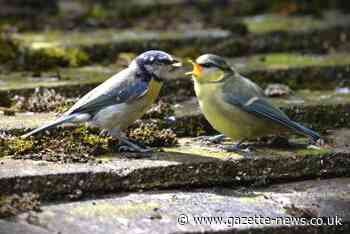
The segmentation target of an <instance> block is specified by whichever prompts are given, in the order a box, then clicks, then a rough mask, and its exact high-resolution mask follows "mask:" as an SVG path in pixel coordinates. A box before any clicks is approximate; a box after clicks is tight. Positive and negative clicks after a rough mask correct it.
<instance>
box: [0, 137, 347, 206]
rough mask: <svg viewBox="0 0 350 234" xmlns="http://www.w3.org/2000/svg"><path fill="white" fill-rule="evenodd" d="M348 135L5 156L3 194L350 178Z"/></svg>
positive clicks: (45, 195) (49, 195)
mask: <svg viewBox="0 0 350 234" xmlns="http://www.w3.org/2000/svg"><path fill="white" fill-rule="evenodd" d="M348 135H349V131H348V130H338V131H335V132H333V133H332V135H331V136H330V141H331V142H332V143H331V145H332V146H331V147H328V148H324V149H307V148H306V145H305V144H300V143H293V145H291V146H288V147H286V146H278V145H273V144H267V143H261V142H260V143H259V142H258V143H251V146H252V147H254V151H253V152H252V153H251V154H250V155H249V156H247V155H245V154H237V153H230V152H226V151H223V150H222V149H220V148H219V146H218V145H206V144H204V143H202V142H201V141H198V140H195V139H190V138H183V139H179V145H178V146H176V147H172V148H163V152H157V153H153V154H137V153H121V154H120V153H110V154H108V155H95V156H94V157H95V158H96V161H90V163H55V162H48V161H42V160H41V161H40V160H39V161H38V160H36V161H33V160H13V159H11V157H3V158H0V192H1V194H3V195H5V194H8V195H10V194H14V193H17V194H21V193H25V192H32V193H35V194H39V195H40V198H41V199H42V200H57V199H66V198H68V199H70V198H72V199H73V198H75V196H78V197H81V196H89V195H92V194H101V193H102V194H104V193H111V192H121V191H135V190H140V189H156V188H159V189H165V188H173V187H187V186H190V187H194V186H211V185H225V184H226V185H231V186H236V185H252V184H255V185H264V184H270V183H276V182H282V181H295V180H300V179H305V178H319V177H334V176H349V174H350V170H349V168H350V161H349V159H350V154H349V146H348V144H347V143H346V141H345V140H344V139H345V138H346V137H347V136H348ZM344 137H345V138H344ZM299 142H300V141H299ZM224 144H231V142H226V143H224ZM48 153H49V152H47V154H48ZM57 154H61V153H60V152H57ZM57 156H58V155H57ZM23 158H25V157H23ZM44 158H45V156H44V157H43V159H44ZM276 165H278V166H277V167H276Z"/></svg>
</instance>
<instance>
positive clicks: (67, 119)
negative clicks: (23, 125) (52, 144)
mask: <svg viewBox="0 0 350 234" xmlns="http://www.w3.org/2000/svg"><path fill="white" fill-rule="evenodd" d="M74 118H76V115H67V116H62V117H60V118H58V119H57V120H55V121H54V122H52V123H49V124H46V125H44V126H42V127H39V128H36V129H34V130H33V131H31V132H28V133H26V134H24V135H22V136H21V138H23V139H24V138H27V137H29V136H31V135H34V134H36V133H38V132H41V131H45V130H47V129H50V128H53V127H55V126H57V125H60V124H63V123H67V122H70V121H71V120H72V119H74Z"/></svg>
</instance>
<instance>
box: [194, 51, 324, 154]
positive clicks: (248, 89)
mask: <svg viewBox="0 0 350 234" xmlns="http://www.w3.org/2000/svg"><path fill="white" fill-rule="evenodd" d="M190 74H192V77H193V79H194V87H195V93H196V95H197V98H198V101H199V105H200V108H201V110H202V112H203V114H204V115H205V117H206V118H207V120H208V121H209V122H210V124H211V125H212V126H213V128H215V129H216V130H217V131H219V132H220V133H222V134H223V135H226V136H227V137H230V138H231V139H233V140H235V141H238V142H239V143H238V144H237V145H235V146H233V147H230V148H231V149H232V150H238V149H239V144H240V143H242V141H243V140H245V139H252V138H257V137H260V136H264V135H268V134H278V133H281V132H284V131H286V130H291V131H293V132H296V133H299V134H302V135H306V136H308V137H310V138H311V139H312V140H313V141H317V140H318V139H319V138H320V135H319V134H318V133H317V132H315V131H313V130H310V129H308V128H306V127H304V126H302V125H301V124H299V123H297V122H294V121H292V120H291V119H290V118H289V117H288V116H287V115H286V114H284V113H283V112H282V111H281V110H280V109H278V108H276V107H274V106H273V105H272V104H271V103H270V102H269V101H268V100H267V99H266V97H265V96H264V94H263V91H262V89H261V88H260V87H259V86H258V85H256V84H255V83H253V82H252V81H250V80H249V79H247V78H245V77H243V76H241V75H240V74H239V73H238V72H237V71H236V70H235V69H234V68H232V67H230V66H229V65H228V64H227V63H226V61H225V60H224V59H223V58H221V57H219V56H217V55H213V54H205V55H202V56H200V57H198V58H197V59H196V61H195V62H193V71H192V72H190Z"/></svg>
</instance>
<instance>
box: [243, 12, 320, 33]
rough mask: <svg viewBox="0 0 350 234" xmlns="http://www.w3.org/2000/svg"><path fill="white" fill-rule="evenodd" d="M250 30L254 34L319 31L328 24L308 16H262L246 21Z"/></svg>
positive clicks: (246, 19)
mask: <svg viewBox="0 0 350 234" xmlns="http://www.w3.org/2000/svg"><path fill="white" fill-rule="evenodd" d="M244 23H245V24H246V25H247V27H248V30H249V31H250V32H253V33H267V32H273V31H302V30H310V29H319V28H321V27H322V26H325V24H326V22H324V21H322V20H320V19H316V18H311V17H307V16H294V17H288V16H280V15H261V16H255V17H249V18H245V19H244Z"/></svg>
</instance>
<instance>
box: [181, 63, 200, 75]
mask: <svg viewBox="0 0 350 234" xmlns="http://www.w3.org/2000/svg"><path fill="white" fill-rule="evenodd" d="M189 62H190V63H191V64H192V65H193V70H192V71H191V72H186V73H185V74H186V75H187V76H190V75H191V76H192V75H193V76H194V77H199V76H200V75H201V74H202V70H203V67H202V66H201V65H199V64H198V63H196V62H194V61H193V60H189Z"/></svg>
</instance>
